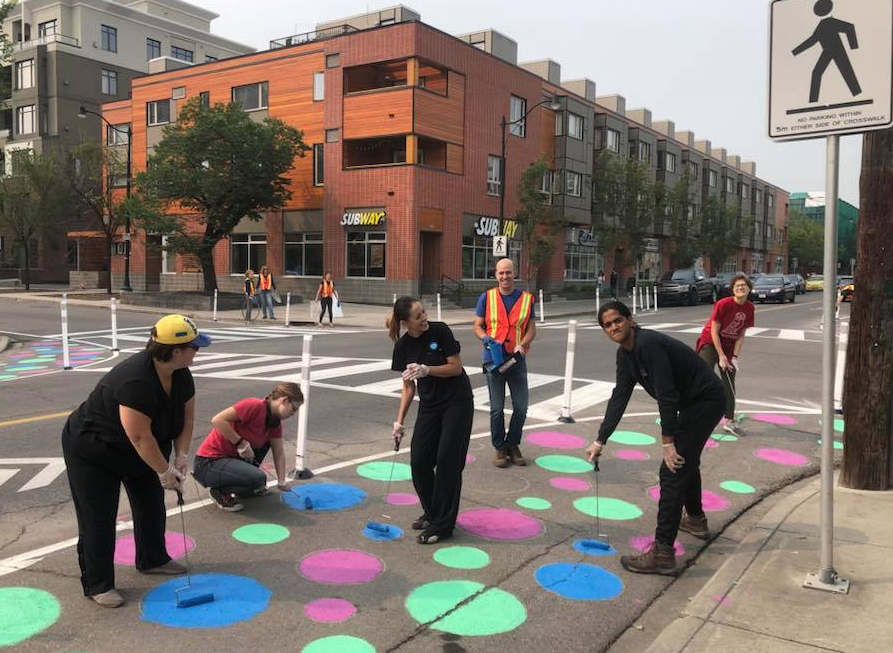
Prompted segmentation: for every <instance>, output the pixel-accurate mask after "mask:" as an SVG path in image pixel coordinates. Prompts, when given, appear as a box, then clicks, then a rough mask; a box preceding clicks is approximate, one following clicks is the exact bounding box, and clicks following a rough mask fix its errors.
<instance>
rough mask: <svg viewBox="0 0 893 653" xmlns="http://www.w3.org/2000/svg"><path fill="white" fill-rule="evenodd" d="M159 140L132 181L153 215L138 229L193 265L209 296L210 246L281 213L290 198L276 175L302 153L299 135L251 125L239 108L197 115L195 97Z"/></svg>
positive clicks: (278, 125) (280, 127)
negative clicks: (244, 225) (246, 224)
mask: <svg viewBox="0 0 893 653" xmlns="http://www.w3.org/2000/svg"><path fill="white" fill-rule="evenodd" d="M163 134H164V135H163V138H162V140H161V142H159V143H158V144H157V145H156V146H155V153H154V155H153V156H151V157H150V159H149V165H148V168H147V169H146V170H145V171H143V172H141V173H140V174H139V175H137V177H136V180H135V184H136V186H137V187H138V189H139V192H140V193H141V194H142V195H143V196H144V197H145V199H146V200H147V202H148V203H150V204H155V205H157V206H159V207H160V209H161V210H160V211H159V212H157V213H155V212H150V213H148V214H146V215H143V216H142V217H141V218H140V220H139V222H140V224H141V226H142V227H143V228H144V229H146V230H148V231H153V232H155V233H161V234H169V239H168V246H167V247H166V249H167V251H169V252H182V253H185V254H191V255H194V256H195V257H196V258H198V260H199V262H200V263H201V266H202V274H203V276H204V286H205V290H206V291H211V290H214V289H216V288H217V276H216V271H215V269H214V256H213V253H214V247H215V245H216V244H217V243H218V242H219V241H220V240H221V239H222V238H225V237H227V236H228V235H229V234H230V233H231V232H232V230H233V228H234V227H235V226H236V225H237V224H238V223H239V221H240V220H241V219H242V218H244V217H248V218H250V219H252V220H261V219H262V215H261V213H262V212H263V211H274V210H276V209H280V208H282V207H283V206H284V205H285V203H286V202H287V201H288V199H289V198H291V195H292V192H291V190H290V189H289V180H288V178H287V177H285V176H284V175H285V173H286V172H288V171H289V170H290V169H291V168H292V166H293V165H294V160H295V157H296V156H304V153H305V152H306V151H307V150H308V149H309V148H308V146H307V145H306V144H305V143H304V140H303V134H302V133H301V131H300V130H298V129H296V128H294V127H291V126H290V125H286V124H285V123H284V122H282V121H281V120H279V119H277V118H266V119H265V120H264V121H263V123H257V122H255V121H253V120H252V119H251V118H250V117H249V115H248V114H247V113H245V111H244V110H243V109H242V108H241V106H240V105H239V104H236V103H233V102H231V103H229V104H216V105H214V106H213V107H203V106H202V105H201V103H200V101H199V99H198V98H197V97H196V98H193V99H191V100H190V101H189V102H187V103H186V104H185V105H184V107H183V108H182V110H181V111H180V116H179V119H178V120H177V122H176V123H173V124H170V125H168V126H166V127H165V128H164V132H163ZM172 211H176V213H177V214H178V215H170V213H171V212H172ZM181 213H183V214H191V215H179V214H181ZM196 227H197V228H196Z"/></svg>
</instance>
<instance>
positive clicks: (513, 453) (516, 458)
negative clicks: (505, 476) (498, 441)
mask: <svg viewBox="0 0 893 653" xmlns="http://www.w3.org/2000/svg"><path fill="white" fill-rule="evenodd" d="M508 455H509V458H511V460H512V464H514V465H518V467H524V466H525V465H527V461H526V460H524V456H522V455H521V448H520V447H518V445H513V446H511V447H509V448H508Z"/></svg>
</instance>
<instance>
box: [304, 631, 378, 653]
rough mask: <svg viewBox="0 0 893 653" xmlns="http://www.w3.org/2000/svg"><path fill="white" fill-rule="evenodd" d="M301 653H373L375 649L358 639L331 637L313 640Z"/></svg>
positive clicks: (363, 640) (348, 636)
mask: <svg viewBox="0 0 893 653" xmlns="http://www.w3.org/2000/svg"><path fill="white" fill-rule="evenodd" d="M301 653H375V647H374V646H372V644H370V643H369V642H367V641H366V640H365V639H360V638H359V637H351V636H350V635H332V636H331V637H323V638H321V639H315V640H313V641H312V642H310V643H309V644H307V646H305V647H304V648H302V649H301Z"/></svg>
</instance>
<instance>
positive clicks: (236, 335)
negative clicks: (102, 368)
mask: <svg viewBox="0 0 893 653" xmlns="http://www.w3.org/2000/svg"><path fill="white" fill-rule="evenodd" d="M149 329H150V327H130V328H127V329H118V340H119V341H120V342H121V343H131V342H138V343H141V344H144V343H145V342H146V340H147V339H148V335H147V334H148V333H149ZM200 331H201V332H202V333H206V334H208V335H209V336H211V338H212V339H213V340H214V342H217V343H223V342H244V341H246V340H269V339H276V338H296V337H299V336H303V335H305V334H311V335H314V336H331V335H337V334H341V333H362V332H364V331H365V330H364V329H340V328H339V329H317V328H314V327H272V326H257V327H250V326H241V327H226V326H212V327H208V328H204V327H203V328H201V329H200ZM70 335H71V338H72V340H75V341H78V340H88V341H90V342H92V343H96V344H100V345H104V346H109V347H111V342H112V332H111V330H110V329H104V330H100V331H81V332H78V333H72V334H70ZM48 337H61V334H59V335H57V336H48Z"/></svg>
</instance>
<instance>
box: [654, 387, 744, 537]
mask: <svg viewBox="0 0 893 653" xmlns="http://www.w3.org/2000/svg"><path fill="white" fill-rule="evenodd" d="M725 409H726V398H725V396H724V395H723V393H722V392H716V393H715V394H711V395H709V396H707V397H704V398H702V399H701V400H700V401H698V402H696V403H693V404H692V405H690V406H686V407H684V408H682V409H681V410H680V411H679V424H680V427H679V435H677V436H676V451H677V452H678V453H679V455H680V456H682V457H683V458H684V459H685V464H683V465H682V467H681V468H680V469H678V470H676V473H675V474H674V473H673V472H671V471H670V469H669V468H668V467H667V465H666V463H663V462H662V463H661V464H660V502H659V503H658V506H657V530H656V531H655V534H654V539H655V540H657V541H658V542H660V543H661V544H668V545H670V546H672V545H673V543H674V542H675V541H676V535H677V534H678V533H679V520H680V519H682V507H683V506H685V511H686V512H687V513H688V514H689V515H692V516H693V517H700V516H701V515H703V514H704V508H703V506H702V505H701V470H700V466H701V452H702V451H703V450H704V445H705V444H706V443H707V440H708V438H709V437H710V434H711V433H713V429H715V428H716V425H717V424H719V419H720V418H721V417H722V414H723V412H724V411H725Z"/></svg>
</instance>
